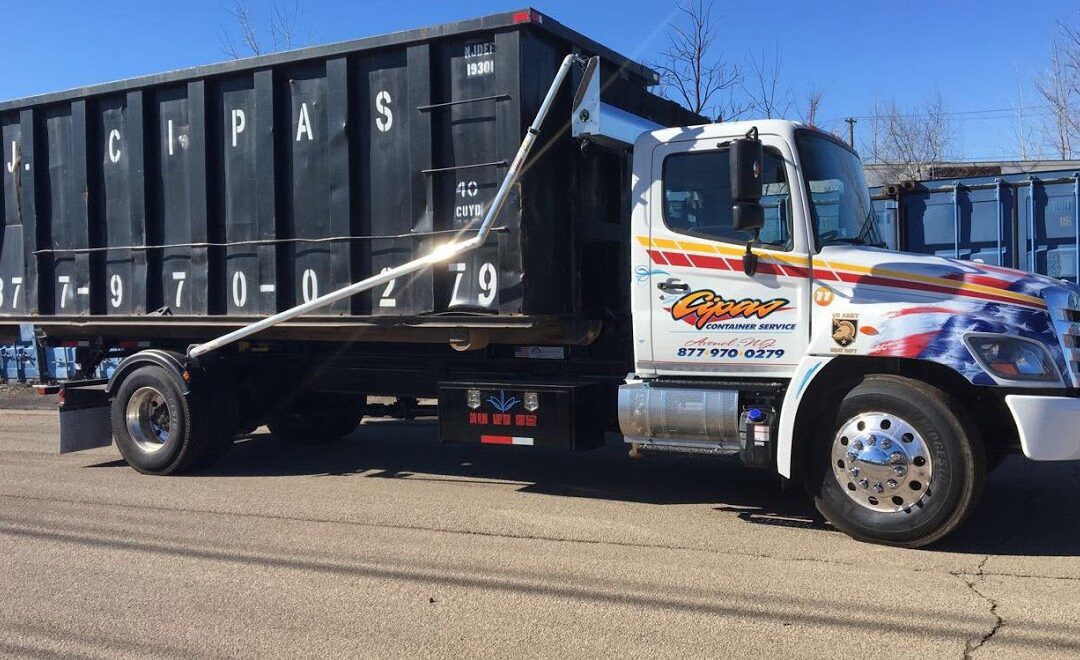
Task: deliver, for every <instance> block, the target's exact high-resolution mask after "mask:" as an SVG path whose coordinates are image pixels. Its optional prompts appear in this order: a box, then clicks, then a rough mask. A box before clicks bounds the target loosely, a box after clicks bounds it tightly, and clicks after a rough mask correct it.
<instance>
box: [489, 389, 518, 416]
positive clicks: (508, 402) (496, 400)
mask: <svg viewBox="0 0 1080 660" xmlns="http://www.w3.org/2000/svg"><path fill="white" fill-rule="evenodd" d="M487 402H488V403H490V404H491V407H492V408H494V409H495V410H498V411H499V412H501V413H506V412H510V411H511V410H513V409H514V407H515V406H517V404H519V403H521V399H518V398H517V397H516V396H510V397H507V396H506V392H503V391H502V390H500V391H499V396H498V397H494V396H489V397H488V398H487Z"/></svg>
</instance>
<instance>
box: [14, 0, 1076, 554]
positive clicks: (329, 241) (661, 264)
mask: <svg viewBox="0 0 1080 660" xmlns="http://www.w3.org/2000/svg"><path fill="white" fill-rule="evenodd" d="M656 83H657V76H656V74H655V73H654V72H652V71H650V70H649V69H647V68H645V67H643V66H640V65H638V64H636V63H634V62H632V61H630V60H628V59H626V58H624V57H622V56H620V55H618V54H617V53H614V52H612V51H611V50H609V49H607V48H604V47H603V46H601V45H600V44H597V43H595V42H593V41H591V40H589V39H587V38H585V37H583V36H581V35H580V34H577V33H575V32H572V31H571V30H569V29H567V28H565V27H563V26H562V25H560V24H559V23H557V22H555V21H553V20H551V19H550V18H548V17H546V16H543V15H541V14H540V13H538V12H536V11H534V10H529V9H527V10H523V11H517V12H512V13H507V14H500V15H495V16H489V17H485V18H481V19H477V20H470V21H465V22H461V23H456V24H452V25H443V26H437V27H431V28H426V29H422V30H416V31H411V32H404V33H399V34H393V35H388V36H381V37H374V38H369V39H363V40H360V41H354V42H349V43H344V44H338V45H330V46H323V47H316V48H310V49H306V50H300V51H296V52H290V53H284V54H275V55H269V56H263V57H257V58H253V59H250V60H243V61H238V62H230V63H227V64H221V65H217V66H207V67H202V68H197V69H192V70H187V71H180V72H175V73H169V74H163V75H158V76H150V77H145V78H139V79H135V80H130V81H124V82H119V83H110V84H105V85H100V86H96V87H88V88H83V89H78V90H73V91H69V92H61V93H56V94H47V95H44V96H39V97H34V98H29V99H24V100H17V101H9V102H5V103H0V131H2V144H3V186H2V189H0V196H2V208H3V213H4V231H3V237H2V244H0V315H2V316H0V327H2V328H3V329H4V330H6V331H10V333H11V334H14V333H15V332H16V331H17V328H18V324H19V323H33V324H35V325H36V327H37V329H38V330H37V332H38V341H40V342H43V343H44V344H46V345H48V346H55V345H63V346H74V347H76V349H77V355H78V356H79V359H78V361H79V364H80V368H81V373H83V374H85V376H84V377H83V378H82V379H81V380H76V381H74V382H72V383H69V384H66V385H64V386H63V387H62V389H61V390H60V393H59V394H60V397H59V398H60V443H61V451H73V450H77V449H83V448H88V447H95V446H104V445H108V444H109V443H111V442H115V443H116V445H117V447H118V448H119V450H120V452H121V453H122V454H123V456H124V458H125V459H126V460H127V462H128V463H129V464H130V465H131V466H132V467H134V468H135V469H136V470H139V471H140V472H145V473H149V474H158V475H168V474H175V473H181V472H184V471H186V470H190V469H193V468H195V467H196V466H198V465H202V464H206V463H207V462H209V461H212V460H214V459H215V458H216V457H218V456H220V455H221V453H222V452H224V451H226V450H227V449H228V447H229V445H230V444H231V442H232V440H233V438H234V437H235V436H237V435H238V434H241V433H245V432H249V431H250V430H252V429H254V428H256V427H258V426H260V425H262V424H266V425H268V426H269V428H270V430H271V431H272V432H273V433H274V434H276V435H278V436H280V437H282V438H285V439H288V440H292V441H295V442H312V441H316V440H324V439H329V438H336V437H341V436H344V435H346V434H348V433H349V432H350V431H352V430H353V429H354V428H355V427H356V426H357V425H358V424H359V423H360V420H361V418H362V417H363V416H364V415H365V414H373V413H379V414H390V415H398V416H404V417H408V416H411V415H414V414H417V412H418V411H417V409H416V405H415V402H416V400H417V399H418V398H432V397H435V398H437V399H438V411H437V412H438V417H439V420H440V421H439V423H440V435H441V438H442V441H443V442H455V443H484V444H493V445H509V446H510V447H512V448H507V449H505V450H506V451H529V449H527V447H559V448H566V449H568V450H573V451H585V450H589V449H592V448H595V447H597V446H599V445H600V444H602V443H603V439H604V434H605V432H608V431H616V432H620V433H621V434H622V436H623V437H624V438H625V441H626V442H627V443H628V444H629V445H632V446H633V448H634V450H635V451H636V452H638V453H647V452H682V453H688V454H702V455H717V454H737V455H738V456H739V457H740V458H741V459H742V461H743V462H744V463H745V464H746V465H747V466H749V467H751V468H760V469H765V470H775V471H776V472H777V473H779V474H780V475H782V476H783V477H784V478H786V479H791V480H798V481H800V482H801V483H802V484H803V485H804V486H805V488H806V490H807V491H808V492H809V493H810V494H811V495H812V497H813V498H814V500H815V502H816V505H817V507H818V509H820V511H821V512H822V514H823V515H824V516H825V517H826V518H827V519H828V520H829V521H830V522H831V523H832V524H833V525H835V526H836V527H838V528H839V529H841V530H843V531H845V532H847V533H848V534H850V535H851V536H853V537H856V538H858V539H864V540H869V541H875V542H880V543H887V544H894V545H902V546H922V545H926V544H928V543H931V542H933V541H935V540H937V539H940V538H941V537H943V536H944V535H946V534H948V533H949V532H950V531H951V530H953V529H954V528H956V526H957V525H959V524H960V523H961V522H962V521H963V519H964V518H965V516H966V515H967V514H968V513H969V512H970V511H971V509H972V508H973V506H974V505H975V503H976V501H977V500H978V497H979V494H980V491H981V489H982V486H983V483H984V481H985V475H986V473H987V471H988V470H990V469H992V468H993V467H994V466H995V465H996V464H998V463H999V462H1000V461H1001V460H1002V458H1003V457H1005V456H1007V455H1008V454H1010V453H1023V454H1024V455H1025V456H1027V457H1028V458H1029V459H1033V460H1078V459H1080V438H1078V435H1077V432H1076V429H1077V426H1078V423H1080V389H1078V388H1080V346H1078V337H1080V290H1078V289H1077V287H1076V286H1074V285H1071V284H1067V283H1065V282H1062V281H1059V280H1055V279H1051V278H1048V277H1043V276H1038V275H1032V274H1026V273H1022V272H1018V271H1014V270H1009V269H1005V268H999V267H996V266H990V265H986V264H981V263H974V262H966V261H958V260H950V259H945V258H940V257H932V256H919V255H911V254H902V253H897V252H891V251H888V250H885V249H882V247H881V246H882V245H883V242H882V240H881V237H880V236H879V234H878V230H877V227H876V224H875V221H874V217H875V216H874V211H873V207H872V205H871V200H870V195H869V193H868V190H867V187H866V183H865V181H864V179H863V174H862V167H861V164H860V162H859V158H858V156H857V155H856V154H855V153H854V152H853V151H852V150H851V149H850V148H849V147H847V146H846V145H845V144H843V143H842V142H841V141H839V140H837V139H836V138H834V137H833V136H831V135H829V134H826V133H823V132H821V131H818V130H816V129H814V128H812V127H808V126H803V125H800V124H798V123H794V122H787V121H776V120H768V121H750V122H735V123H708V120H707V119H705V118H703V117H699V116H697V115H693V114H691V113H689V112H687V111H686V110H684V109H682V108H680V107H679V106H677V105H675V104H673V103H670V102H668V101H665V100H662V99H661V98H659V97H657V96H655V95H653V94H652V93H650V92H649V87H650V86H652V85H654V84H656ZM118 354H119V355H123V356H125V359H124V361H123V362H122V363H121V365H120V366H119V367H118V368H117V369H116V371H115V373H114V375H113V376H112V377H111V378H110V379H109V380H108V381H107V382H103V381H101V380H94V379H92V378H91V377H90V374H93V373H94V369H95V367H96V366H97V364H98V363H99V362H100V360H101V359H103V358H104V357H106V356H115V355H118ZM371 395H378V396H391V397H397V402H398V403H397V404H396V405H386V404H383V405H382V406H368V405H367V403H366V402H367V397H368V396H371ZM420 412H423V411H420Z"/></svg>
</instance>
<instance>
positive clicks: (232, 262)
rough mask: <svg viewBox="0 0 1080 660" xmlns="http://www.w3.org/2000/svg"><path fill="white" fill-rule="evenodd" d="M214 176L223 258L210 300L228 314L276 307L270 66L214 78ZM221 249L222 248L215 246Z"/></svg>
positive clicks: (218, 237) (262, 311)
mask: <svg viewBox="0 0 1080 660" xmlns="http://www.w3.org/2000/svg"><path fill="white" fill-rule="evenodd" d="M210 107H211V115H212V116H213V117H215V118H216V120H215V121H216V124H215V127H214V130H213V131H211V136H212V137H211V153H213V154H214V157H213V158H212V159H211V162H213V163H217V164H218V167H217V169H216V171H215V172H214V173H213V174H212V176H211V185H212V186H213V191H214V194H213V195H212V199H214V200H215V201H216V203H215V204H214V206H213V211H214V213H213V215H212V218H213V220H212V222H211V226H212V227H214V228H215V231H214V232H212V234H213V235H214V236H215V242H218V243H224V244H226V245H227V247H225V248H224V259H223V260H222V261H221V262H217V261H213V262H212V263H213V264H214V265H215V266H216V267H215V268H212V269H211V287H210V288H211V301H212V302H214V303H216V309H217V310H219V311H220V310H223V311H224V313H226V314H228V315H230V316H259V315H265V314H272V313H273V312H275V311H276V310H277V290H278V287H277V280H278V276H277V249H276V247H275V246H274V244H273V243H272V241H273V240H274V239H275V238H276V237H277V232H276V229H275V226H274V217H275V199H274V195H272V194H267V193H268V191H272V190H273V189H274V175H275V163H274V126H273V121H274V93H273V73H272V72H271V71H259V72H256V73H255V74H254V75H251V76H242V77H232V78H227V79H224V80H221V81H218V82H217V84H216V85H215V87H214V92H213V94H212V96H211V103H210ZM219 252H220V250H219Z"/></svg>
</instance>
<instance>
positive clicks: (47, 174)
mask: <svg viewBox="0 0 1080 660" xmlns="http://www.w3.org/2000/svg"><path fill="white" fill-rule="evenodd" d="M40 121H41V124H40V125H39V127H38V128H37V129H36V130H39V131H41V137H42V140H43V144H44V145H45V149H43V150H42V153H41V154H40V157H39V159H38V177H39V181H40V183H41V184H42V185H41V187H40V188H39V189H38V191H37V192H38V206H37V213H38V223H39V224H38V239H39V246H43V247H46V248H48V249H50V250H54V252H52V253H47V254H44V255H42V256H41V257H39V259H38V263H39V264H40V267H41V268H40V274H41V276H40V280H39V281H40V285H41V290H42V291H43V292H48V293H46V296H47V300H43V307H44V308H45V309H48V310H51V312H52V313H53V314H56V315H58V316H86V315H88V314H89V313H90V267H89V254H88V253H86V252H77V251H75V252H69V250H85V249H86V248H88V247H90V227H89V216H88V213H87V206H88V205H87V197H88V191H87V175H86V160H87V157H86V154H87V151H86V149H87V144H86V102H85V101H75V102H74V103H71V104H70V105H68V106H56V107H53V108H49V109H46V110H45V112H43V113H42V117H41V120H40Z"/></svg>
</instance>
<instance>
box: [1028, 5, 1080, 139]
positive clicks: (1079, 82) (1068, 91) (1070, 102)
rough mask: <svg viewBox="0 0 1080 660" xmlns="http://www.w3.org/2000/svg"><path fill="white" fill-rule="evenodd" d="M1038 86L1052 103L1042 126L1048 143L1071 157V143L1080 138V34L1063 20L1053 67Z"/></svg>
mask: <svg viewBox="0 0 1080 660" xmlns="http://www.w3.org/2000/svg"><path fill="white" fill-rule="evenodd" d="M1035 88H1036V89H1038V91H1039V95H1040V96H1042V98H1043V100H1045V101H1046V104H1047V105H1048V106H1049V115H1048V121H1047V122H1046V123H1045V125H1044V126H1043V134H1044V139H1045V141H1046V143H1047V144H1048V145H1049V146H1050V147H1052V148H1053V150H1054V152H1055V153H1056V154H1058V155H1059V156H1060V157H1061V158H1062V159H1065V158H1070V157H1072V154H1073V146H1072V145H1073V143H1074V141H1075V140H1076V139H1077V138H1078V137H1080V135H1078V133H1080V116H1078V110H1080V33H1078V32H1077V31H1076V30H1073V29H1072V28H1070V27H1068V26H1066V25H1065V24H1063V23H1058V24H1057V25H1055V26H1054V33H1053V37H1052V38H1051V40H1050V66H1049V68H1048V69H1047V70H1046V72H1045V73H1044V74H1043V76H1042V77H1041V78H1039V79H1038V80H1036V82H1035Z"/></svg>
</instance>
